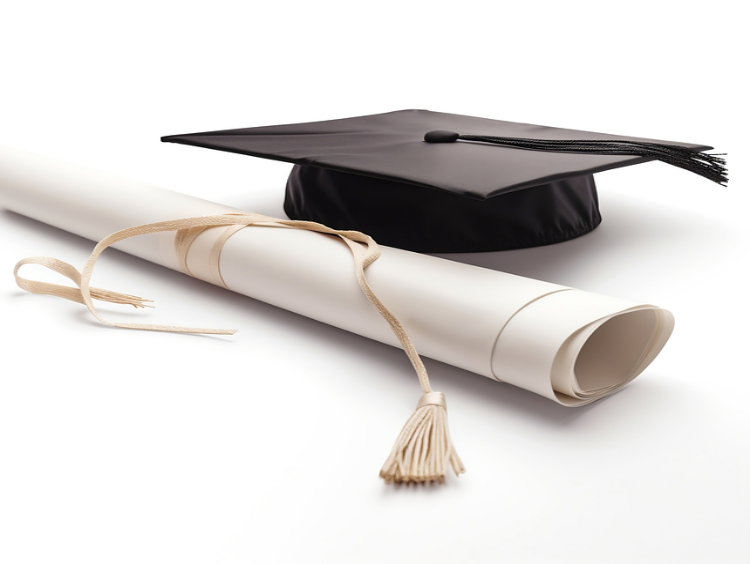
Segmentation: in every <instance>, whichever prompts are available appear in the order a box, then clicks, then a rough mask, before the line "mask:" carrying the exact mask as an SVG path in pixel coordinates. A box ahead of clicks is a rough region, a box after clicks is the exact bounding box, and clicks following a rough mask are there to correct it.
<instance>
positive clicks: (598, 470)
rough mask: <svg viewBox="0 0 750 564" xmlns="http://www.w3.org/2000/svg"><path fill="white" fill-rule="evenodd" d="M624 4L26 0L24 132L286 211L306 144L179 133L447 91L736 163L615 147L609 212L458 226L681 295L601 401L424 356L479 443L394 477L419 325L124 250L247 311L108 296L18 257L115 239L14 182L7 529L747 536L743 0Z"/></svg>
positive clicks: (14, 22)
mask: <svg viewBox="0 0 750 564" xmlns="http://www.w3.org/2000/svg"><path fill="white" fill-rule="evenodd" d="M563 5H564V6H563ZM498 6H499V7H500V8H502V9H499V8H493V9H492V10H491V9H490V7H498ZM737 6H739V4H737ZM586 8H590V9H588V10H586ZM607 10H608V8H607V7H606V6H605V5H604V4H601V3H596V4H591V5H587V4H586V3H576V2H573V3H559V4H558V3H549V4H542V5H539V4H534V5H533V6H530V7H528V8H524V7H519V5H518V4H517V3H508V4H505V3H496V2H493V3H489V2H488V3H479V4H466V6H463V5H462V6H460V7H456V5H454V4H445V5H443V4H440V3H430V4H426V3H413V4H406V3H403V2H401V3H394V4H390V3H387V2H381V3H378V4H377V5H373V6H371V7H357V5H355V4H351V3H341V4H339V5H336V4H334V3H326V2H321V3H314V5H313V4H311V3H304V4H303V3H299V4H296V5H294V3H292V5H290V4H289V3H284V4H281V3H280V4H279V6H278V7H277V8H273V7H270V4H266V3H252V2H250V3H248V2H244V3H239V2H238V3H227V2H215V3H213V4H212V5H211V8H197V7H191V6H189V5H186V4H185V3H177V2H175V3H171V2H149V3H145V2H144V3H141V2H131V3H129V4H128V5H127V6H126V7H123V8H121V9H114V8H111V7H107V6H106V5H104V4H101V3H93V2H91V3H88V2H76V1H73V2H67V3H52V2H27V3H24V4H13V5H9V6H6V7H4V8H3V19H2V27H3V29H2V31H3V33H2V34H0V53H2V55H0V57H2V75H1V76H2V82H3V88H2V89H1V90H0V102H2V103H0V143H3V144H9V145H15V146H19V147H21V148H26V149H29V150H32V151H37V152H40V153H45V154H51V155H55V156H58V157H59V158H61V159H64V160H70V161H73V162H78V163H81V164H84V165H89V166H93V167H96V168H100V169H103V170H107V171H111V172H115V173H119V174H123V175H126V176H132V177H135V178H140V179H142V180H145V181H148V182H153V183H155V184H159V185H164V186H166V187H169V188H172V189H175V190H182V191H185V192H186V193H190V194H193V195H198V196H202V197H205V198H207V199H215V200H220V201H222V202H223V203H226V204H229V205H234V206H237V207H243V208H248V207H252V208H254V210H255V211H258V212H261V213H266V214H269V215H278V214H280V213H281V209H280V205H281V197H282V196H281V192H282V188H283V184H284V181H285V177H286V171H287V170H288V166H287V165H282V164H280V163H262V162H259V161H256V160H254V159H251V158H246V157H240V156H237V155H229V154H222V153H218V152H212V151H208V150H202V149H195V148H191V147H182V146H174V145H165V144H161V143H160V142H159V141H158V138H159V136H161V135H165V134H171V133H183V132H188V131H201V130H206V129H221V128H228V127H243V126H252V125H265V124H274V123H285V122H294V121H307V120H317V119H327V118H337V117H348V116H353V115H361V114H365V113H374V112H380V111H390V110H396V109H403V108H409V107H422V108H427V109H432V110H438V111H449V112H455V113H467V114H472V115H481V116H485V117H491V118H497V119H506V120H515V121H527V122H536V123H543V124H545V125H553V126H560V127H574V128H580V129H590V130H594V131H597V130H598V131H605V132H610V133H622V134H625V135H641V136H646V137H657V138H667V139H670V138H671V139H676V140H685V141H691V142H702V143H703V142H705V143H710V144H713V145H715V146H716V147H717V149H720V150H722V151H727V152H729V153H730V157H729V158H730V178H731V180H730V188H728V189H723V188H720V187H717V186H715V185H712V184H710V183H709V182H708V181H705V180H703V179H700V178H697V177H693V176H691V175H690V174H688V173H686V172H683V171H680V170H676V169H672V168H670V167H668V166H666V165H663V164H661V163H648V164H645V165H641V166H638V167H633V168H630V169H621V170H616V171H610V172H607V173H602V174H600V175H598V176H597V184H598V186H599V190H600V197H601V208H602V213H603V215H604V222H603V224H602V226H601V227H599V228H598V229H597V230H596V231H594V232H593V233H591V234H590V235H587V236H585V237H582V238H580V239H577V240H575V241H571V242H568V243H564V244H560V245H555V246H550V247H544V248H539V249H533V250H524V251H513V252H506V253H488V254H481V255H479V254H478V255H469V256H464V257H463V260H467V261H469V262H474V263H476V264H481V265H483V266H490V267H494V268H497V269H499V270H504V271H508V272H512V273H515V274H520V275H523V276H529V277H533V278H538V279H541V280H546V281H550V282H553V283H558V284H563V285H568V286H573V287H577V288H582V289H585V290H589V291H594V292H599V293H603V294H609V295H614V296H620V297H623V298H626V299H633V300H642V301H645V302H649V303H656V304H659V305H661V306H663V307H666V308H668V309H670V310H671V311H672V312H673V313H674V314H675V317H676V319H677V326H676V330H675V334H674V335H673V337H672V339H671V341H670V342H669V343H668V345H667V347H666V348H665V350H664V352H663V353H662V354H661V355H660V357H659V358H657V359H656V361H655V362H654V363H653V364H652V365H651V367H649V369H648V370H647V371H646V372H645V373H644V374H642V375H641V376H640V377H639V378H638V379H637V380H636V381H635V382H634V383H633V384H631V385H630V386H628V387H627V388H626V389H625V390H624V391H623V392H621V393H619V394H617V395H615V396H614V397H612V398H609V399H606V400H604V401H601V402H598V403H596V404H594V405H592V406H588V407H584V408H580V409H568V408H564V407H561V406H557V405H555V404H553V403H551V402H549V401H547V400H545V399H543V398H539V397H536V396H534V394H531V393H528V392H524V391H522V390H517V389H514V388H513V387H511V386H504V385H499V384H497V383H495V382H492V381H490V380H487V379H485V378H483V377H480V376H475V375H472V374H470V373H468V372H462V371H460V370H457V369H455V368H452V367H449V366H447V365H444V364H440V363H437V362H432V361H429V362H428V370H430V374H431V377H432V379H433V380H434V382H435V387H436V388H438V389H441V390H442V391H444V392H445V393H446V396H447V398H448V402H449V412H450V423H451V431H452V435H453V439H454V442H455V444H456V447H457V449H458V451H459V453H460V455H461V456H462V458H463V460H464V462H465V463H466V466H467V470H468V472H467V474H465V475H463V476H462V477H461V478H460V479H451V480H449V482H448V483H447V484H446V485H445V486H442V487H428V488H393V487H388V486H385V485H384V484H382V483H381V481H380V480H379V479H378V478H377V477H376V475H377V471H378V469H379V467H380V465H381V464H382V462H383V460H384V458H385V457H386V456H387V454H388V451H389V449H390V447H391V445H392V442H393V440H394V439H395V436H396V434H397V433H398V431H399V428H400V425H401V424H402V422H403V421H404V420H405V419H406V417H408V415H409V413H411V411H412V410H413V407H414V406H413V404H414V401H415V395H416V394H418V388H417V385H416V382H415V381H414V377H413V374H412V373H411V371H410V370H409V367H408V366H406V365H405V359H404V355H403V353H402V352H400V351H398V350H396V349H393V348H391V347H388V346H385V345H381V344H378V343H375V342H372V341H368V340H367V339H364V338H361V337H357V336H354V335H351V334H349V333H346V332H344V331H340V330H337V329H333V328H331V327H327V326H325V325H322V324H320V323H317V322H314V321H310V320H307V319H305V318H302V317H299V316H296V315H294V314H291V313H288V312H285V311H282V310H279V309H276V308H274V307H272V306H268V305H265V304H262V303H260V302H255V301H253V300H250V299H247V298H242V297H240V296H236V295H234V294H232V293H230V292H227V291H224V290H221V289H217V288H215V287H212V286H210V285H208V284H205V283H203V282H200V281H196V280H191V279H189V278H187V277H185V276H183V275H181V274H177V273H174V272H171V271H169V270H166V269H164V268H162V267H158V266H154V265H151V264H149V263H146V262H145V261H142V260H140V259H136V258H132V257H129V256H127V255H124V254H121V253H116V252H113V253H111V254H109V255H107V256H105V257H104V259H103V262H102V264H101V265H100V266H99V267H97V280H96V283H97V284H98V285H100V286H105V287H110V286H112V287H113V289H115V290H118V289H121V290H122V291H127V292H133V293H137V294H140V295H144V296H147V297H150V298H152V299H155V300H156V301H157V305H158V309H157V310H156V311H155V312H153V313H152V314H147V315H149V318H150V319H152V320H154V321H155V322H169V323H181V324H185V325H197V326H200V325H207V326H214V325H217V324H218V325H217V326H222V327H223V326H227V327H238V328H240V329H241V331H240V332H239V333H238V334H237V335H235V336H234V337H231V338H225V337H202V336H185V335H167V334H165V335H155V334H151V333H141V332H134V331H121V330H114V329H109V328H106V327H103V326H101V325H99V324H97V323H96V322H95V321H93V320H91V319H90V318H89V316H88V313H87V312H86V310H85V309H84V308H83V307H81V306H78V305H77V304H73V303H68V302H63V301H61V300H57V299H55V298H51V297H44V296H32V295H26V294H23V293H22V292H21V291H20V290H17V289H16V288H15V286H14V284H13V279H12V276H11V272H12V267H13V264H15V262H16V261H17V260H18V259H20V258H23V257H25V256H29V255H36V254H44V255H51V256H56V257H59V258H61V259H63V260H67V261H68V262H71V263H74V264H79V265H80V264H82V263H83V261H84V260H85V258H86V257H87V256H88V253H89V251H90V250H91V245H90V244H89V243H88V242H86V241H85V240H83V239H80V238H77V237H74V236H71V235H68V234H65V233H63V232H61V231H57V230H55V229H52V228H49V227H46V226H44V225H42V224H39V223H36V222H33V221H30V220H27V219H25V218H23V217H21V216H17V215H13V214H10V213H7V212H4V211H3V212H0V235H2V237H3V241H4V243H3V245H2V246H1V247H0V311H1V312H2V319H3V329H2V335H0V339H1V340H0V347H2V348H1V349H0V351H1V352H2V355H3V356H2V358H3V365H2V369H1V370H2V371H1V372H0V561H2V562H13V563H15V562H77V563H80V562H134V561H137V562H458V561H462V562H496V561H499V560H504V561H509V562H681V563H682V562H732V563H734V562H746V561H748V560H750V546H749V543H748V540H747V539H746V534H745V533H746V530H747V524H748V522H749V521H750V510H749V509H748V508H749V507H750V491H749V487H748V475H750V468H749V466H750V454H749V453H748V442H749V438H750V437H749V435H750V415H748V413H750V411H749V410H748V409H747V397H748V392H749V391H750V384H749V383H748V382H750V379H749V378H748V376H749V374H748V372H749V371H748V367H747V361H746V359H745V353H746V349H747V341H748V336H749V335H748V329H747V325H746V320H747V316H748V314H749V313H750V311H749V309H750V308H748V299H747V297H746V295H745V293H744V292H745V291H746V289H747V283H746V280H747V270H748V259H747V256H748V243H749V238H748V228H747V220H746V219H745V217H743V216H746V215H747V212H746V210H747V209H748V204H750V201H749V198H748V196H747V186H748V176H747V166H746V162H747V159H746V155H747V154H748V153H747V150H748V143H747V139H746V135H745V134H744V132H746V131H747V130H748V123H747V121H748V120H747V109H746V106H745V105H744V100H743V99H742V97H741V96H742V93H743V92H744V87H743V86H742V84H743V83H742V82H741V80H743V76H744V70H745V64H744V58H745V55H746V53H747V52H748V45H747V41H746V40H745V39H744V37H745V35H744V30H743V29H741V27H740V25H739V24H740V22H741V21H743V20H742V17H741V15H740V12H739V8H734V7H733V4H731V3H729V2H714V3H712V4H710V5H708V4H690V3H686V2H680V3H671V2H663V3H658V2H656V3H655V2H643V3H639V2H635V3H629V4H628V6H627V11H626V10H625V9H624V8H623V7H617V8H615V7H612V8H611V10H612V11H613V13H607ZM561 30H563V31H561ZM337 69H341V72H338V71H337ZM1 269H4V270H5V272H6V275H5V276H2V270H1ZM116 315H117V316H118V318H120V319H122V318H128V317H132V318H136V317H137V318H139V319H142V317H143V316H142V314H141V313H136V312H133V313H127V312H126V313H120V312H119V311H117V313H116ZM288 351H294V354H293V355H291V354H289V352H288ZM291 414H294V416H292V415H291Z"/></svg>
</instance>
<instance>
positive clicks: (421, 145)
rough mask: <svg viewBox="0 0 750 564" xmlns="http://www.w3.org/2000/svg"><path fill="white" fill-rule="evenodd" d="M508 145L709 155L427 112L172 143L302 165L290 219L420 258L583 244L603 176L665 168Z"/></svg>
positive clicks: (291, 193)
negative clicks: (440, 133) (613, 146)
mask: <svg viewBox="0 0 750 564" xmlns="http://www.w3.org/2000/svg"><path fill="white" fill-rule="evenodd" d="M434 130H444V131H447V132H457V134H458V133H461V134H467V135H470V136H485V137H482V138H481V139H479V140H474V139H467V138H465V137H461V138H460V140H459V141H456V142H450V141H454V139H455V137H450V134H448V137H449V138H448V139H439V141H443V140H447V141H449V142H426V141H425V135H426V134H428V133H429V132H432V131H434ZM457 134H456V137H457V136H458V135H457ZM498 137H502V138H514V139H516V138H520V139H522V140H530V141H531V142H532V145H531V148H532V149H536V147H537V145H536V144H534V143H538V142H535V141H533V140H553V141H552V144H554V142H555V141H576V142H577V141H579V140H597V141H615V142H625V143H632V142H636V144H638V143H639V144H648V146H649V147H654V146H656V147H662V148H663V147H664V146H665V145H668V146H669V147H676V148H684V149H687V150H688V151H689V152H690V153H698V152H700V151H704V150H707V149H711V147H709V146H706V145H697V144H690V143H674V142H665V141H657V140H653V139H645V138H637V137H624V136H616V135H606V134H601V133H591V132H586V131H577V130H570V129H560V128H554V127H544V126H539V125H531V124H524V123H513V122H505V121H497V120H491V119H483V118H477V117H470V116H462V115H454V114H446V113H439V112H430V111H426V110H404V111H398V112H391V113H386V114H377V115H369V116H362V117H355V118H348V119H338V120H330V121H323V122H313V123H301V124H293V125H280V126H269V127H254V128H247V129H232V130H224V131H212V132H205V133H194V134H186V135H171V136H167V137H163V138H162V140H163V141H168V142H175V143H182V144H187V145H196V146H199V147H207V148H211V149H218V150H223V151H230V152H235V153H241V154H245V155H251V156H256V157H262V158H267V159H273V160H280V161H285V162H290V163H294V164H295V165H297V166H295V167H294V168H293V170H292V173H291V176H290V178H289V181H288V183H287V192H286V201H285V211H286V212H287V214H288V215H289V216H290V217H292V218H293V219H307V220H311V221H318V222H320V223H324V224H326V225H329V226H330V227H334V228H337V229H355V230H359V231H363V232H365V233H368V234H369V235H372V236H373V237H374V238H375V239H376V240H377V241H378V242H380V243H382V244H386V245H391V246H396V247H402V248H407V249H411V250H417V251H422V252H468V251H487V250H503V249H510V248H521V247H529V246H538V245H544V244H550V243H555V242H559V241H564V240H567V239H570V238H572V237H577V236H579V235H582V234H584V233H587V232H588V231H590V230H592V229H593V228H594V227H596V226H597V225H598V224H599V222H600V221H601V218H600V216H599V211H598V200H597V195H596V187H595V185H594V181H593V176H592V175H593V173H595V172H600V171H603V170H607V169H611V168H618V167H621V166H628V165H632V164H638V163H641V162H645V161H649V160H653V159H654V158H660V157H654V156H648V155H650V154H651V153H647V156H644V154H626V155H624V154H590V153H583V152H570V151H571V150H576V149H575V148H569V147H564V148H563V149H562V151H564V152H560V150H550V149H549V148H548V147H547V146H546V145H549V144H550V142H549V141H544V142H543V143H545V144H546V145H545V147H544V149H543V150H529V149H528V148H518V147H509V146H502V145H497V144H494V143H497V142H498V141H493V142H490V141H489V139H492V138H498ZM428 138H429V136H428ZM621 144H622V143H621ZM643 146H646V145H643ZM583 150H587V149H586V148H584V149H583ZM595 150H597V151H599V150H600V149H598V148H596V149H595ZM607 150H609V149H607ZM662 160H664V159H662ZM672 164H675V163H674V162H673V163H672ZM678 166H680V165H679V164H678Z"/></svg>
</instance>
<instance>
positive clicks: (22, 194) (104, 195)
mask: <svg viewBox="0 0 750 564" xmlns="http://www.w3.org/2000/svg"><path fill="white" fill-rule="evenodd" d="M0 205H2V206H3V207H5V208H7V209H9V210H12V211H14V212H17V213H20V214H23V215H26V216H28V217H31V218H33V219H36V220H39V221H42V222H44V223H47V224H50V225H53V226H55V227H58V228H60V229H64V230H66V231H69V232H71V233H75V234H77V235H80V236H83V237H86V238H88V239H91V240H93V241H98V240H100V239H102V238H104V237H105V236H107V235H109V234H110V233H113V232H115V231H118V230H120V229H124V228H127V227H132V226H136V225H142V224H146V223H153V222H157V221H166V220H172V219H177V218H183V217H194V216H207V215H214V214H222V213H238V212H240V210H237V209H235V208H231V207H228V206H224V205H221V204H217V203H214V202H210V201H206V200H202V199H200V198H194V197H191V196H187V195H184V194H180V193H177V192H173V191H170V190H165V189H162V188H157V187H154V186H151V185H148V184H144V183H141V182H138V181H134V180H128V179H123V178H120V177H117V176H113V175H110V174H105V173H102V172H97V171H93V170H89V169H86V168H82V167H78V166H75V165H71V164H66V163H62V162H60V161H56V160H53V159H49V158H46V157H41V156H38V155H33V154H29V153H26V152H23V151H17V150H14V149H9V148H0ZM250 211H252V210H250ZM221 233H222V230H221V229H209V230H207V231H205V232H203V233H202V234H201V235H199V236H198V238H197V239H196V240H195V241H194V242H193V244H192V246H191V247H190V251H189V254H188V256H187V261H186V262H187V266H188V268H189V270H190V272H191V273H192V275H193V276H195V277H197V278H201V279H203V280H206V281H209V282H212V281H214V275H213V274H212V272H211V270H210V267H209V264H210V261H209V255H210V252H211V248H212V246H213V243H214V241H215V240H216V239H217V238H218V237H219V236H220V235H221ZM174 243H175V233H174V232H169V233H156V234H149V235H143V236H140V237H136V238H132V239H128V240H126V241H123V242H121V243H118V244H117V245H115V247H116V248H119V249H121V250H123V251H125V252H128V253H130V254H133V255H135V256H138V257H141V258H144V259H146V260H149V261H151V262H155V263H157V264H160V265H163V266H166V267H168V268H172V269H174V270H181V267H180V263H179V260H178V257H177V255H176V253H175V244H174ZM381 251H382V255H381V257H380V258H379V259H378V260H376V261H375V262H374V263H373V264H372V265H370V266H369V267H368V268H367V278H368V280H369V282H370V285H371V287H372V289H373V290H374V291H375V293H376V294H377V295H378V297H379V298H380V299H381V300H382V301H383V302H384V303H385V304H386V306H387V307H388V308H389V309H390V310H391V311H392V312H393V314H394V315H395V316H396V317H397V318H398V319H399V320H400V321H401V324H402V325H403V327H404V329H405V330H406V332H407V333H408V335H409V337H410V338H411V340H412V342H413V343H414V345H415V346H416V349H417V351H419V353H420V354H422V355H424V356H428V357H431V358H434V359H437V360H440V361H443V362H446V363H448V364H452V365H454V366H458V367H460V368H464V369H466V370H470V371H472V372H476V373H478V374H482V375H484V376H487V377H489V378H493V379H496V380H500V381H504V382H508V383H511V384H513V385H516V386H519V387H521V388H525V389H527V390H530V391H532V392H535V393H537V394H540V395H543V396H545V397H548V398H550V399H552V400H554V401H556V402H558V403H561V404H563V405H568V406H576V405H583V404H586V403H589V402H591V401H594V400H596V399H599V398H601V397H604V396H606V395H609V394H611V393H613V392H615V391H617V390H618V389H620V388H621V387H622V386H624V385H625V384H627V383H628V382H630V381H631V380H632V379H633V378H635V377H636V376H637V375H638V374H640V373H641V372H642V371H643V370H644V369H645V368H646V367H647V366H648V364H649V363H650V362H651V361H652V360H653V359H654V358H655V357H656V355H657V354H658V353H659V352H660V351H661V349H662V347H663V346H664V344H665V343H666V341H667V339H668V338H669V335H670V334H671V331H672V328H673V325H674V320H673V317H672V315H671V314H670V313H669V312H668V311H666V310H663V309H661V308H658V307H655V306H652V305H647V304H640V303H635V302H630V301H626V300H621V299H618V298H612V297H608V296H602V295H599V294H594V293H590V292H584V291H580V290H576V289H572V288H568V287H564V286H559V285H556V284H550V283H547V282H541V281H538V280H532V279H528V278H522V277H519V276H514V275H511V274H506V273H502V272H497V271H493V270H489V269H484V268H479V267H475V266H470V265H465V264H460V263H456V262H453V261H449V260H444V259H440V258H435V257H431V256H427V255H420V254H416V253H412V252H408V251H402V250H399V249H393V248H389V247H381ZM220 271H221V276H222V278H223V280H224V282H225V283H226V285H227V286H228V287H229V288H230V289H232V290H234V291H235V292H238V293H241V294H244V295H247V296H250V297H253V298H255V299H258V300H262V301H265V302H268V303H270V304H273V305H276V306H278V307H281V308H284V309H287V310H290V311H293V312H296V313H299V314H301V315H305V316H307V317H310V318H313V319H316V320H318V321H321V322H324V323H327V324H330V325H334V326H336V327H340V328H342V329H346V330H348V331H351V332H354V333H357V334H360V335H363V336H365V337H368V338H371V339H375V340H378V341H381V342H383V343H387V344H389V345H393V346H400V345H399V343H398V340H397V339H396V337H395V336H394V334H393V332H392V331H391V329H390V327H389V326H388V324H387V323H385V322H384V320H383V319H382V318H381V317H380V315H379V314H378V313H377V311H375V309H374V308H373V306H372V304H371V303H370V302H369V301H368V300H367V298H366V297H365V296H364V295H363V294H362V291H361V290H360V288H359V286H358V284H357V281H356V278H355V276H354V274H353V270H352V258H351V254H350V252H349V250H348V249H347V248H346V246H345V244H344V243H343V242H341V240H340V239H337V238H333V237H330V236H327V235H322V234H319V233H313V232H310V231H302V230H297V229H290V228H283V227H248V228H245V229H242V230H240V231H238V232H237V233H235V234H234V235H232V236H231V237H230V238H229V239H228V240H227V241H226V242H225V243H224V247H223V250H222V252H221V259H220ZM217 325H221V321H220V320H217Z"/></svg>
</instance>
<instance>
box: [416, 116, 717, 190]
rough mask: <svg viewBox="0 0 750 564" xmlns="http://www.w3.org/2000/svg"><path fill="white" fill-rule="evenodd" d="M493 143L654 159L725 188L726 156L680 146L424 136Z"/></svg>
mask: <svg viewBox="0 0 750 564" xmlns="http://www.w3.org/2000/svg"><path fill="white" fill-rule="evenodd" d="M459 139H460V140H462V141H478V142H480V143H492V144H493V145H502V146H504V147H513V148H516V149H527V150H531V151H559V152H564V153H586V154H592V155H633V156H638V157H646V158H650V159H656V160H659V161H662V162H665V163H667V164H670V165H672V166H676V167H679V168H683V169H685V170H688V171H690V172H692V173H694V174H697V175H699V176H702V177H704V178H708V179H709V180H711V181H713V182H716V183H717V184H721V185H722V186H726V185H727V182H728V181H729V175H728V171H727V167H726V159H724V158H723V156H724V155H725V153H700V152H696V151H694V150H693V149H688V148H687V147H682V146H680V145H669V144H666V143H650V142H647V141H627V140H618V139H530V138H525V137H494V136H491V135H461V134H458V133H455V132H453V131H443V130H435V131H430V132H428V133H426V134H425V136H424V140H425V141H427V142H428V143H453V142H455V141H457V140H459Z"/></svg>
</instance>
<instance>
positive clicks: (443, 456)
mask: <svg viewBox="0 0 750 564" xmlns="http://www.w3.org/2000/svg"><path fill="white" fill-rule="evenodd" d="M449 463H450V465H451V467H452V468H453V471H454V472H455V473H456V476H458V475H459V474H461V473H462V472H464V466H463V463H462V462H461V459H460V458H459V457H458V454H456V450H455V449H454V448H453V444H452V443H451V439H450V434H449V433H448V413H447V411H446V408H445V396H443V394H442V393H441V392H428V393H425V394H424V395H423V396H422V398H421V399H420V400H419V403H418V404H417V410H416V411H415V412H414V413H413V414H412V416H411V417H410V418H409V420H408V421H407V422H406V425H404V428H403V429H402V430H401V434H400V435H399V436H398V439H396V444H395V445H394V446H393V450H392V451H391V454H390V456H389V457H388V460H386V462H385V464H384V465H383V468H382V470H380V477H381V478H383V479H384V480H385V482H386V484H392V483H406V484H409V483H416V484H420V483H427V482H439V483H443V482H444V481H445V476H446V474H447V472H448V464H449Z"/></svg>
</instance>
